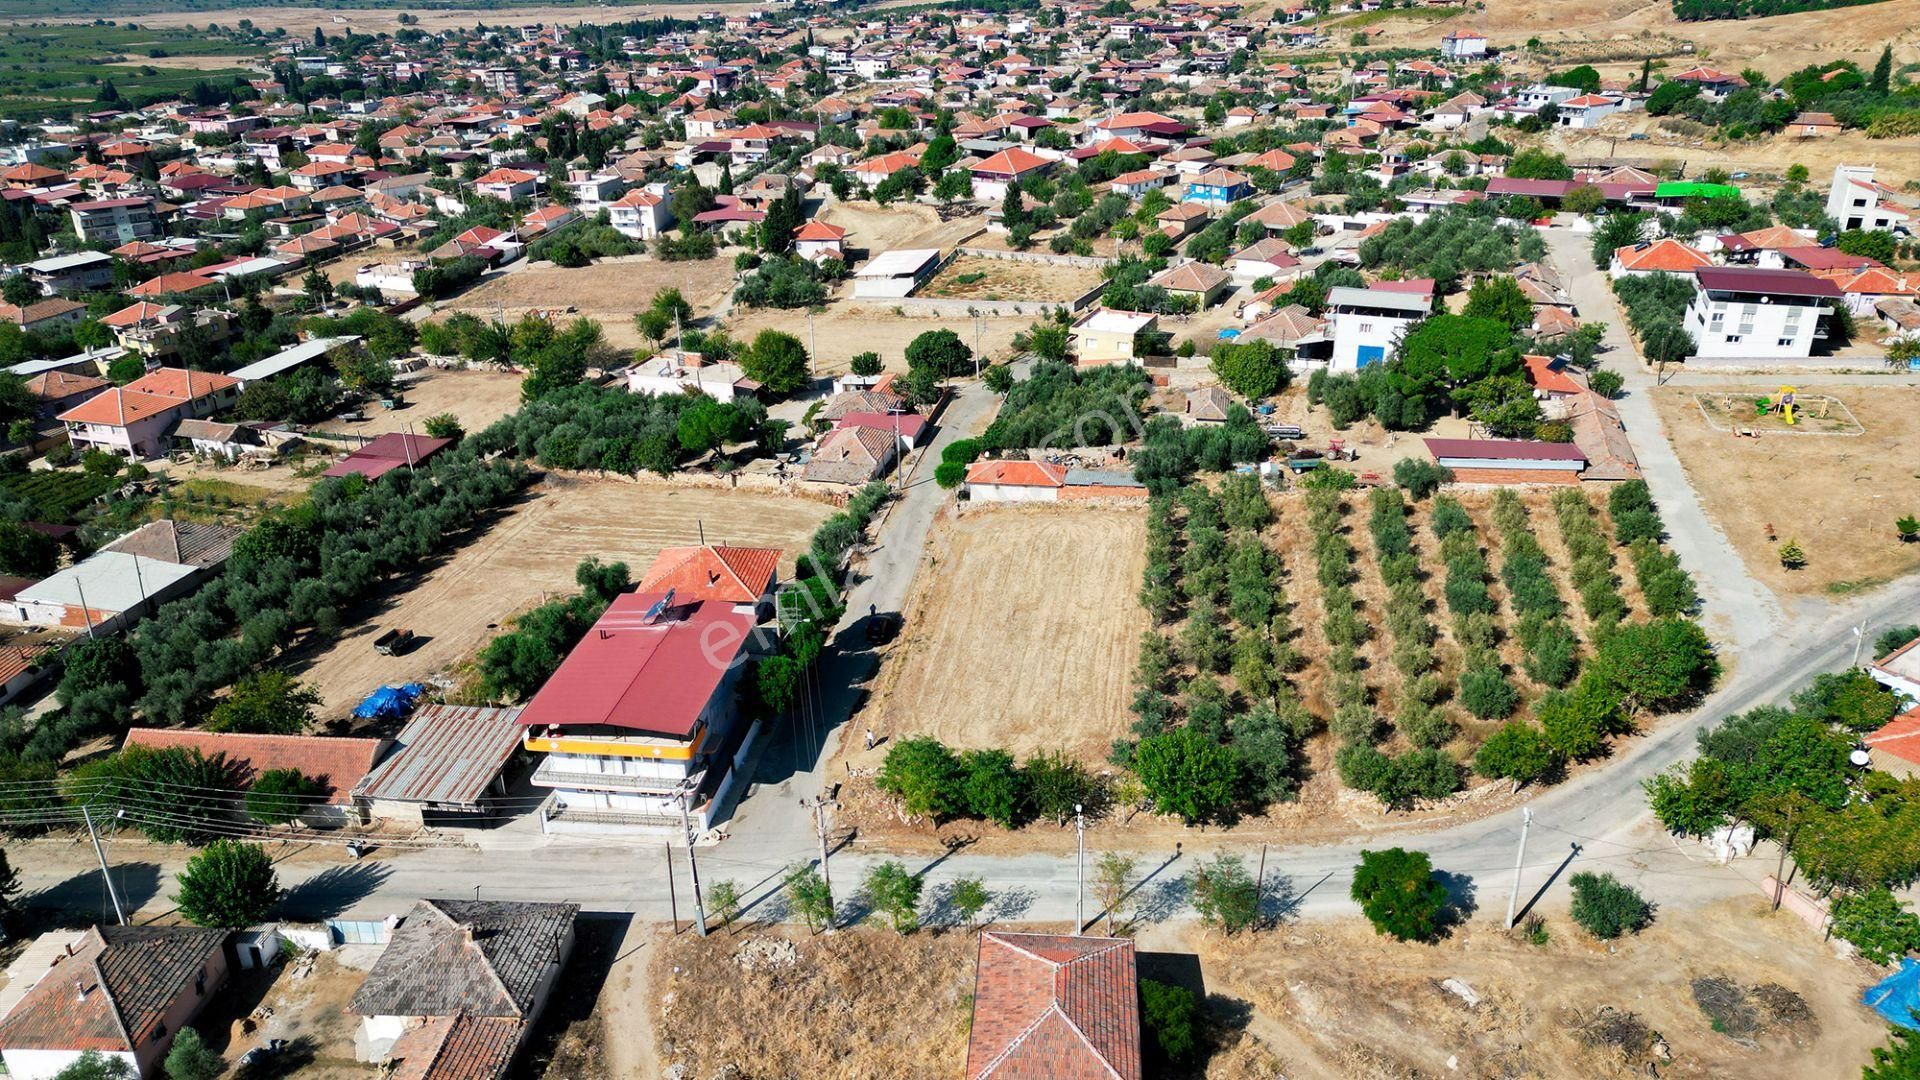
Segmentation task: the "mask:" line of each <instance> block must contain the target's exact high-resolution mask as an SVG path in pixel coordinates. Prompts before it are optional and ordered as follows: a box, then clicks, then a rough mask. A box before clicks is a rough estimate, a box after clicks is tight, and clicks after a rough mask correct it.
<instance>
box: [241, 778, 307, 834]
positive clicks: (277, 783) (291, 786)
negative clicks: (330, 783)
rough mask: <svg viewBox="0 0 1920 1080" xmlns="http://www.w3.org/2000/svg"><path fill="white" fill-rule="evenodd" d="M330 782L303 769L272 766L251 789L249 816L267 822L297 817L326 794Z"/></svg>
mask: <svg viewBox="0 0 1920 1080" xmlns="http://www.w3.org/2000/svg"><path fill="white" fill-rule="evenodd" d="M326 791H327V788H326V785H325V784H322V783H321V782H320V781H318V780H315V779H313V778H311V777H308V776H305V775H303V774H302V773H301V772H300V770H299V769H268V770H267V771H266V772H263V773H261V774H260V778H259V779H257V780H255V781H254V782H253V786H252V787H251V788H249V789H247V816H248V817H250V818H252V819H253V820H255V821H258V822H261V823H263V824H267V825H285V824H287V823H288V822H290V821H294V820H297V819H298V818H299V817H300V815H301V814H303V813H305V812H306V811H307V810H308V809H310V808H312V807H313V805H314V802H315V800H317V799H318V798H320V797H321V796H322V795H325V794H326Z"/></svg>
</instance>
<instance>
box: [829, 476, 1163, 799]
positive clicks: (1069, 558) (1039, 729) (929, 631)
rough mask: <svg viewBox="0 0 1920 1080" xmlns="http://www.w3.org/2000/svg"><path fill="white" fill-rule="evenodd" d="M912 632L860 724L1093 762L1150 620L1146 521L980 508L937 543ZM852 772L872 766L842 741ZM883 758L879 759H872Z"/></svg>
mask: <svg viewBox="0 0 1920 1080" xmlns="http://www.w3.org/2000/svg"><path fill="white" fill-rule="evenodd" d="M929 562H930V564H929V565H928V567H927V568H926V571H927V572H924V573H922V574H921V575H920V578H919V585H918V586H917V587H916V590H915V593H916V595H915V596H914V598H913V600H912V601H911V602H910V603H909V605H908V609H907V615H906V624H905V632H904V633H903V634H902V636H901V639H900V641H899V642H898V643H897V644H896V645H895V646H893V649H892V652H891V654H890V655H889V657H888V658H887V662H886V665H885V667H884V668H883V669H882V670H881V672H880V674H879V676H878V677H877V678H876V680H875V685H876V689H875V692H874V698H873V701H872V703H871V704H870V705H869V706H868V707H867V708H866V709H865V710H863V712H862V713H861V715H860V716H858V717H857V718H856V719H855V721H854V722H855V724H856V726H861V727H867V726H870V727H872V728H873V729H874V730H875V731H876V732H878V733H881V734H885V735H889V736H892V737H895V738H899V737H905V736H914V735H931V736H934V737H935V738H938V739H940V740H941V741H943V742H945V743H947V744H948V745H950V746H957V747H979V748H987V747H999V748H1002V749H1006V750H1009V751H1011V752H1013V753H1014V754H1015V755H1016V756H1022V757H1024V756H1026V755H1028V754H1031V753H1035V752H1038V751H1041V750H1062V749H1064V750H1066V751H1067V752H1068V753H1071V754H1073V755H1075V756H1077V757H1079V758H1081V759H1082V760H1084V761H1087V762H1089V763H1093V762H1098V761H1100V760H1102V759H1104V758H1105V757H1106V755H1107V750H1108V747H1109V745H1110V744H1111V743H1112V741H1113V739H1115V738H1117V737H1119V736H1121V735H1123V734H1125V731H1126V726H1127V712H1126V709H1127V700H1128V698H1129V697H1130V696H1131V693H1132V689H1131V685H1130V674H1129V673H1130V672H1131V671H1132V669H1133V664H1134V660H1135V657H1136V650H1137V648H1138V645H1139V640H1140V632H1141V631H1142V630H1144V629H1145V628H1146V621H1147V620H1146V613H1145V612H1144V611H1142V610H1141V608H1140V605H1139V603H1138V602H1137V600H1136V599H1135V596H1134V593H1135V590H1137V589H1138V588H1139V584H1140V575H1141V572H1142V571H1143V570H1144V569H1145V566H1146V517H1145V514H1144V513H1143V512H1142V511H1141V510H1130V509H1094V508H1088V507H1064V506H1054V507H1048V506H1008V507H975V508H971V509H968V510H967V511H966V512H964V513H960V514H956V515H953V516H950V517H948V518H947V519H945V520H943V521H942V522H941V523H940V524H939V525H938V527H937V528H936V530H935V533H934V537H933V541H932V545H931V554H930V557H929ZM847 753H848V754H850V755H852V756H854V757H855V758H856V759H857V760H856V763H857V764H871V763H872V762H868V761H866V760H865V759H866V758H867V757H868V754H867V753H866V752H865V751H864V750H862V749H860V745H859V740H854V739H850V740H847ZM882 753H884V747H883V748H881V750H879V751H876V752H875V754H874V760H875V761H877V760H878V756H879V755H880V754H882Z"/></svg>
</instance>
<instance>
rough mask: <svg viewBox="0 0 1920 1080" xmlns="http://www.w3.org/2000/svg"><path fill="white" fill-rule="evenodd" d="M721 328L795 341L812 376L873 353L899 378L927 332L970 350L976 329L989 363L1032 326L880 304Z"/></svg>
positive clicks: (740, 317) (750, 312) (755, 313)
mask: <svg viewBox="0 0 1920 1080" xmlns="http://www.w3.org/2000/svg"><path fill="white" fill-rule="evenodd" d="M725 325H726V330H727V333H729V334H731V335H733V337H734V339H735V340H737V341H752V340H753V337H754V335H755V334H758V333H759V332H760V331H762V330H784V331H786V332H787V333H790V334H795V335H798V336H799V338H800V340H802V341H808V342H809V344H808V349H809V350H810V351H811V352H812V354H813V369H814V372H815V374H820V375H838V374H841V373H843V372H845V371H846V370H847V368H848V364H849V362H850V361H852V359H853V358H854V356H855V355H856V354H859V353H863V352H868V351H873V352H877V353H879V354H880V358H881V360H883V361H885V362H886V365H887V368H888V369H889V370H892V371H900V372H904V371H906V370H907V360H906V352H907V346H908V345H909V344H911V343H912V341H913V339H914V338H916V337H919V336H920V335H921V334H924V333H926V332H927V331H929V330H942V329H947V330H952V331H953V332H954V333H956V334H959V335H960V339H961V340H962V341H964V342H966V344H967V347H968V348H972V347H973V346H974V342H975V337H974V328H975V326H976V325H978V327H979V328H980V337H979V339H978V340H979V344H980V350H981V352H982V354H983V355H985V356H987V357H990V358H991V357H1005V356H1007V355H1008V354H1010V353H1011V352H1012V351H1013V336H1014V335H1015V334H1018V333H1021V332H1022V331H1024V330H1026V329H1027V328H1028V327H1029V326H1032V325H1033V318H1032V317H1031V316H1026V315H1020V316H1011V317H1007V316H1002V317H996V318H983V319H980V320H979V321H978V323H977V324H976V323H975V321H974V320H972V319H967V318H964V317H962V318H959V319H952V318H948V317H945V316H939V315H924V316H922V315H909V314H903V313H901V312H900V311H896V310H895V309H894V308H893V307H891V306H888V302H886V301H879V300H871V301H869V300H861V301H857V302H853V303H849V302H847V301H836V302H834V303H831V304H829V305H828V306H827V308H826V310H824V311H822V312H819V313H818V314H816V315H814V317H813V321H812V324H811V327H812V328H811V330H809V328H808V327H809V324H808V321H807V317H806V315H805V313H803V312H799V311H781V310H779V309H777V308H735V309H734V311H733V313H732V315H730V316H729V317H728V318H727V319H726V320H725ZM609 337H611V335H609Z"/></svg>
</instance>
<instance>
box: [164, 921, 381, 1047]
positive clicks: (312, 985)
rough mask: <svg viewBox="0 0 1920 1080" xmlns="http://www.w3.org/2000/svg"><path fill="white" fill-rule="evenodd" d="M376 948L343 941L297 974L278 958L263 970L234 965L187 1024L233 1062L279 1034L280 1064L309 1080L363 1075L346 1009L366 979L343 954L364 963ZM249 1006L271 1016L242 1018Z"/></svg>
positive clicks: (352, 1019)
mask: <svg viewBox="0 0 1920 1080" xmlns="http://www.w3.org/2000/svg"><path fill="white" fill-rule="evenodd" d="M377 955H378V952H377V950H376V949H375V948H373V947H372V946H348V947H347V948H345V949H342V950H338V951H336V952H332V953H322V954H320V955H318V956H316V957H314V958H313V966H312V970H311V971H310V972H309V973H307V974H306V975H304V976H301V975H297V974H296V971H297V968H296V965H294V964H293V963H282V964H279V965H276V966H274V967H272V968H269V969H267V970H265V971H262V970H259V969H257V968H256V969H252V970H245V971H242V970H235V971H234V972H233V978H232V979H231V980H230V981H229V982H228V983H227V986H226V988H225V989H223V990H222V991H221V992H220V995H219V996H218V997H217V998H215V999H214V1003H213V1006H212V1007H211V1008H210V1009H209V1010H208V1011H207V1012H206V1013H205V1014H203V1015H202V1016H201V1018H200V1019H199V1021H198V1022H196V1023H195V1024H194V1027H196V1028H197V1029H198V1030H199V1031H200V1034H201V1036H202V1037H203V1038H205V1039H206V1040H207V1044H208V1045H209V1046H211V1047H212V1048H213V1049H215V1050H217V1051H219V1052H221V1053H222V1054H223V1055H224V1056H225V1057H226V1058H227V1059H228V1060H237V1059H238V1058H239V1057H240V1056H241V1055H242V1054H244V1053H246V1052H247V1051H248V1050H252V1049H255V1048H257V1047H260V1046H262V1045H264V1044H265V1043H266V1041H267V1040H269V1039H284V1040H286V1042H287V1044H288V1049H287V1050H286V1051H285V1052H284V1054H283V1059H282V1066H283V1067H285V1068H287V1069H288V1070H289V1073H288V1074H289V1075H290V1074H291V1071H293V1070H296V1069H297V1071H298V1072H299V1074H300V1075H301V1076H303V1077H308V1076H311V1077H314V1078H315V1080H352V1078H356V1077H361V1076H365V1075H366V1071H367V1066H366V1065H365V1064H364V1063H361V1062H358V1061H355V1060H354V1052H353V1036H354V1031H355V1029H357V1028H358V1027H359V1026H360V1018H359V1017H358V1016H357V1015H355V1014H354V1012H353V1010H352V1001H353V995H354V993H355V992H356V991H358V990H359V989H360V984H361V983H363V982H365V981H366V977H367V973H366V971H365V970H364V969H363V968H359V967H354V966H352V965H350V964H345V963H342V962H341V961H342V959H351V960H354V961H356V962H363V963H366V964H371V962H372V960H373V959H374V957H375V956H377ZM256 1007H260V1008H265V1009H271V1010H272V1013H273V1015H272V1016H270V1017H267V1018H266V1019H265V1020H264V1021H254V1022H253V1024H254V1026H253V1029H252V1030H245V1029H246V1027H247V1026H248V1025H247V1023H246V1022H245V1021H244V1020H243V1018H244V1017H245V1016H246V1015H247V1014H248V1013H250V1012H252V1011H254V1009H255V1008H256Z"/></svg>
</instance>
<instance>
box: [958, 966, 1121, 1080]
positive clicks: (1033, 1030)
mask: <svg viewBox="0 0 1920 1080" xmlns="http://www.w3.org/2000/svg"><path fill="white" fill-rule="evenodd" d="M1139 993H1140V991H1139V983H1138V978H1137V976H1136V974H1135V964H1134V947H1133V941H1132V940H1131V939H1128V938H1092V937H1068V936H1065V935H1060V934H1012V933H1002V932H999V931H988V932H986V933H984V934H981V935H980V952H979V959H978V961H977V963H976V966H975V968H974V986H973V1032H972V1035H971V1036H970V1037H969V1039H968V1040H967V1072H966V1075H967V1080H1081V1078H1085V1080H1139V1077H1140V1075H1141V1067H1140V1005H1139Z"/></svg>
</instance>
